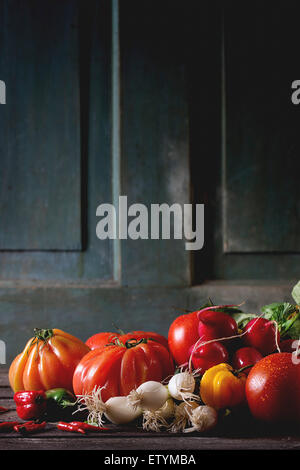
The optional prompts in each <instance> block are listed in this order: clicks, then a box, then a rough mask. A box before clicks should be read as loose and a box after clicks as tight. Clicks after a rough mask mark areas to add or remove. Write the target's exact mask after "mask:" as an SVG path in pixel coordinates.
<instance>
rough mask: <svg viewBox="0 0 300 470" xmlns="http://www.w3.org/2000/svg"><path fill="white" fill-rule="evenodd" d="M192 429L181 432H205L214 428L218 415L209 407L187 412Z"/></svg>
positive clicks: (200, 407) (199, 407)
mask: <svg viewBox="0 0 300 470" xmlns="http://www.w3.org/2000/svg"><path fill="white" fill-rule="evenodd" d="M188 413H189V417H190V422H191V424H192V427H190V428H187V429H183V432H194V431H198V432H205V431H209V430H210V429H212V428H214V427H215V425H216V424H217V421H218V413H217V411H216V410H215V409H214V408H212V407H211V406H198V407H197V408H195V409H193V410H191V411H189V412H188Z"/></svg>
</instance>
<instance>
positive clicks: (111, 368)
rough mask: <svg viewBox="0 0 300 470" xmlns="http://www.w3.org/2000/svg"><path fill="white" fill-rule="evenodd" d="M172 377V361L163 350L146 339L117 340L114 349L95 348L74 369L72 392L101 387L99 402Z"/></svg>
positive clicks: (85, 391)
mask: <svg viewBox="0 0 300 470" xmlns="http://www.w3.org/2000/svg"><path fill="white" fill-rule="evenodd" d="M173 373H174V364H173V359H172V357H171V355H170V353H169V351H168V349H167V348H165V346H163V345H162V344H160V343H158V342H157V341H152V340H150V339H147V338H141V339H139V340H135V339H133V340H128V341H126V343H122V342H121V341H120V340H118V338H116V339H115V345H111V346H105V347H103V348H96V349H94V350H92V351H90V352H89V353H88V354H86V355H85V356H84V357H83V358H82V359H81V361H80V363H79V364H78V366H77V367H76V370H75V372H74V377H73V389H74V392H75V394H76V395H83V394H88V393H91V392H92V390H93V389H94V388H95V387H96V388H98V387H104V388H103V390H102V399H103V400H104V401H106V400H108V399H109V398H110V397H114V396H126V395H128V394H129V393H130V392H131V390H134V389H136V388H137V387H138V386H139V385H141V384H142V383H144V382H147V381H148V380H155V381H158V382H161V381H162V380H164V379H165V378H166V377H168V376H170V375H171V374H173Z"/></svg>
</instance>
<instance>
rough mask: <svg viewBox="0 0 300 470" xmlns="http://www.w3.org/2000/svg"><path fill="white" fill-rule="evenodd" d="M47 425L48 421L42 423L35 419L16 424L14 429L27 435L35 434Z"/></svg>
mask: <svg viewBox="0 0 300 470" xmlns="http://www.w3.org/2000/svg"><path fill="white" fill-rule="evenodd" d="M45 427H46V421H43V422H42V423H35V422H34V421H27V423H22V424H17V425H16V426H14V430H15V431H17V432H19V433H21V434H23V435H26V434H33V433H36V432H39V431H41V430H43V429H45Z"/></svg>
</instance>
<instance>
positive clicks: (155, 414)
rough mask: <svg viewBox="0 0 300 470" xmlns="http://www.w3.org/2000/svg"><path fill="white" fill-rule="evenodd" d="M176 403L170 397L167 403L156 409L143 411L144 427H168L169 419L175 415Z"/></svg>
mask: <svg viewBox="0 0 300 470" xmlns="http://www.w3.org/2000/svg"><path fill="white" fill-rule="evenodd" d="M174 412H175V403H174V401H173V400H172V398H169V399H168V400H167V401H166V403H165V404H164V405H163V406H162V407H161V408H159V409H158V410H156V411H151V410H145V411H144V413H143V429H145V430H146V431H159V430H160V428H162V427H167V426H168V422H167V420H168V419H170V418H172V417H173V416H174Z"/></svg>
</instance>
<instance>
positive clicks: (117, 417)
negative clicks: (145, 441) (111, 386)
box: [75, 387, 142, 427]
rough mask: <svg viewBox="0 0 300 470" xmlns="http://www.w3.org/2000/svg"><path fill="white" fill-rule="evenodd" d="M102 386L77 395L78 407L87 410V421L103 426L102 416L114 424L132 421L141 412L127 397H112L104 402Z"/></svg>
mask: <svg viewBox="0 0 300 470" xmlns="http://www.w3.org/2000/svg"><path fill="white" fill-rule="evenodd" d="M102 389H103V387H98V388H96V387H95V388H94V389H93V391H92V392H91V393H90V394H84V395H79V396H78V403H79V406H78V409H77V410H76V411H75V413H76V412H78V411H84V410H87V411H88V417H87V422H88V423H90V424H95V423H96V424H97V425H98V426H100V427H101V426H103V416H105V417H106V418H107V419H108V420H109V421H111V422H112V423H114V424H125V423H129V422H131V421H134V420H135V419H136V418H138V417H139V416H140V415H141V414H142V409H141V408H140V407H138V406H135V407H133V406H132V404H131V403H130V401H129V400H128V398H127V397H112V398H109V399H108V400H107V401H106V402H105V403H104V402H103V400H102V397H101V391H102Z"/></svg>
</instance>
